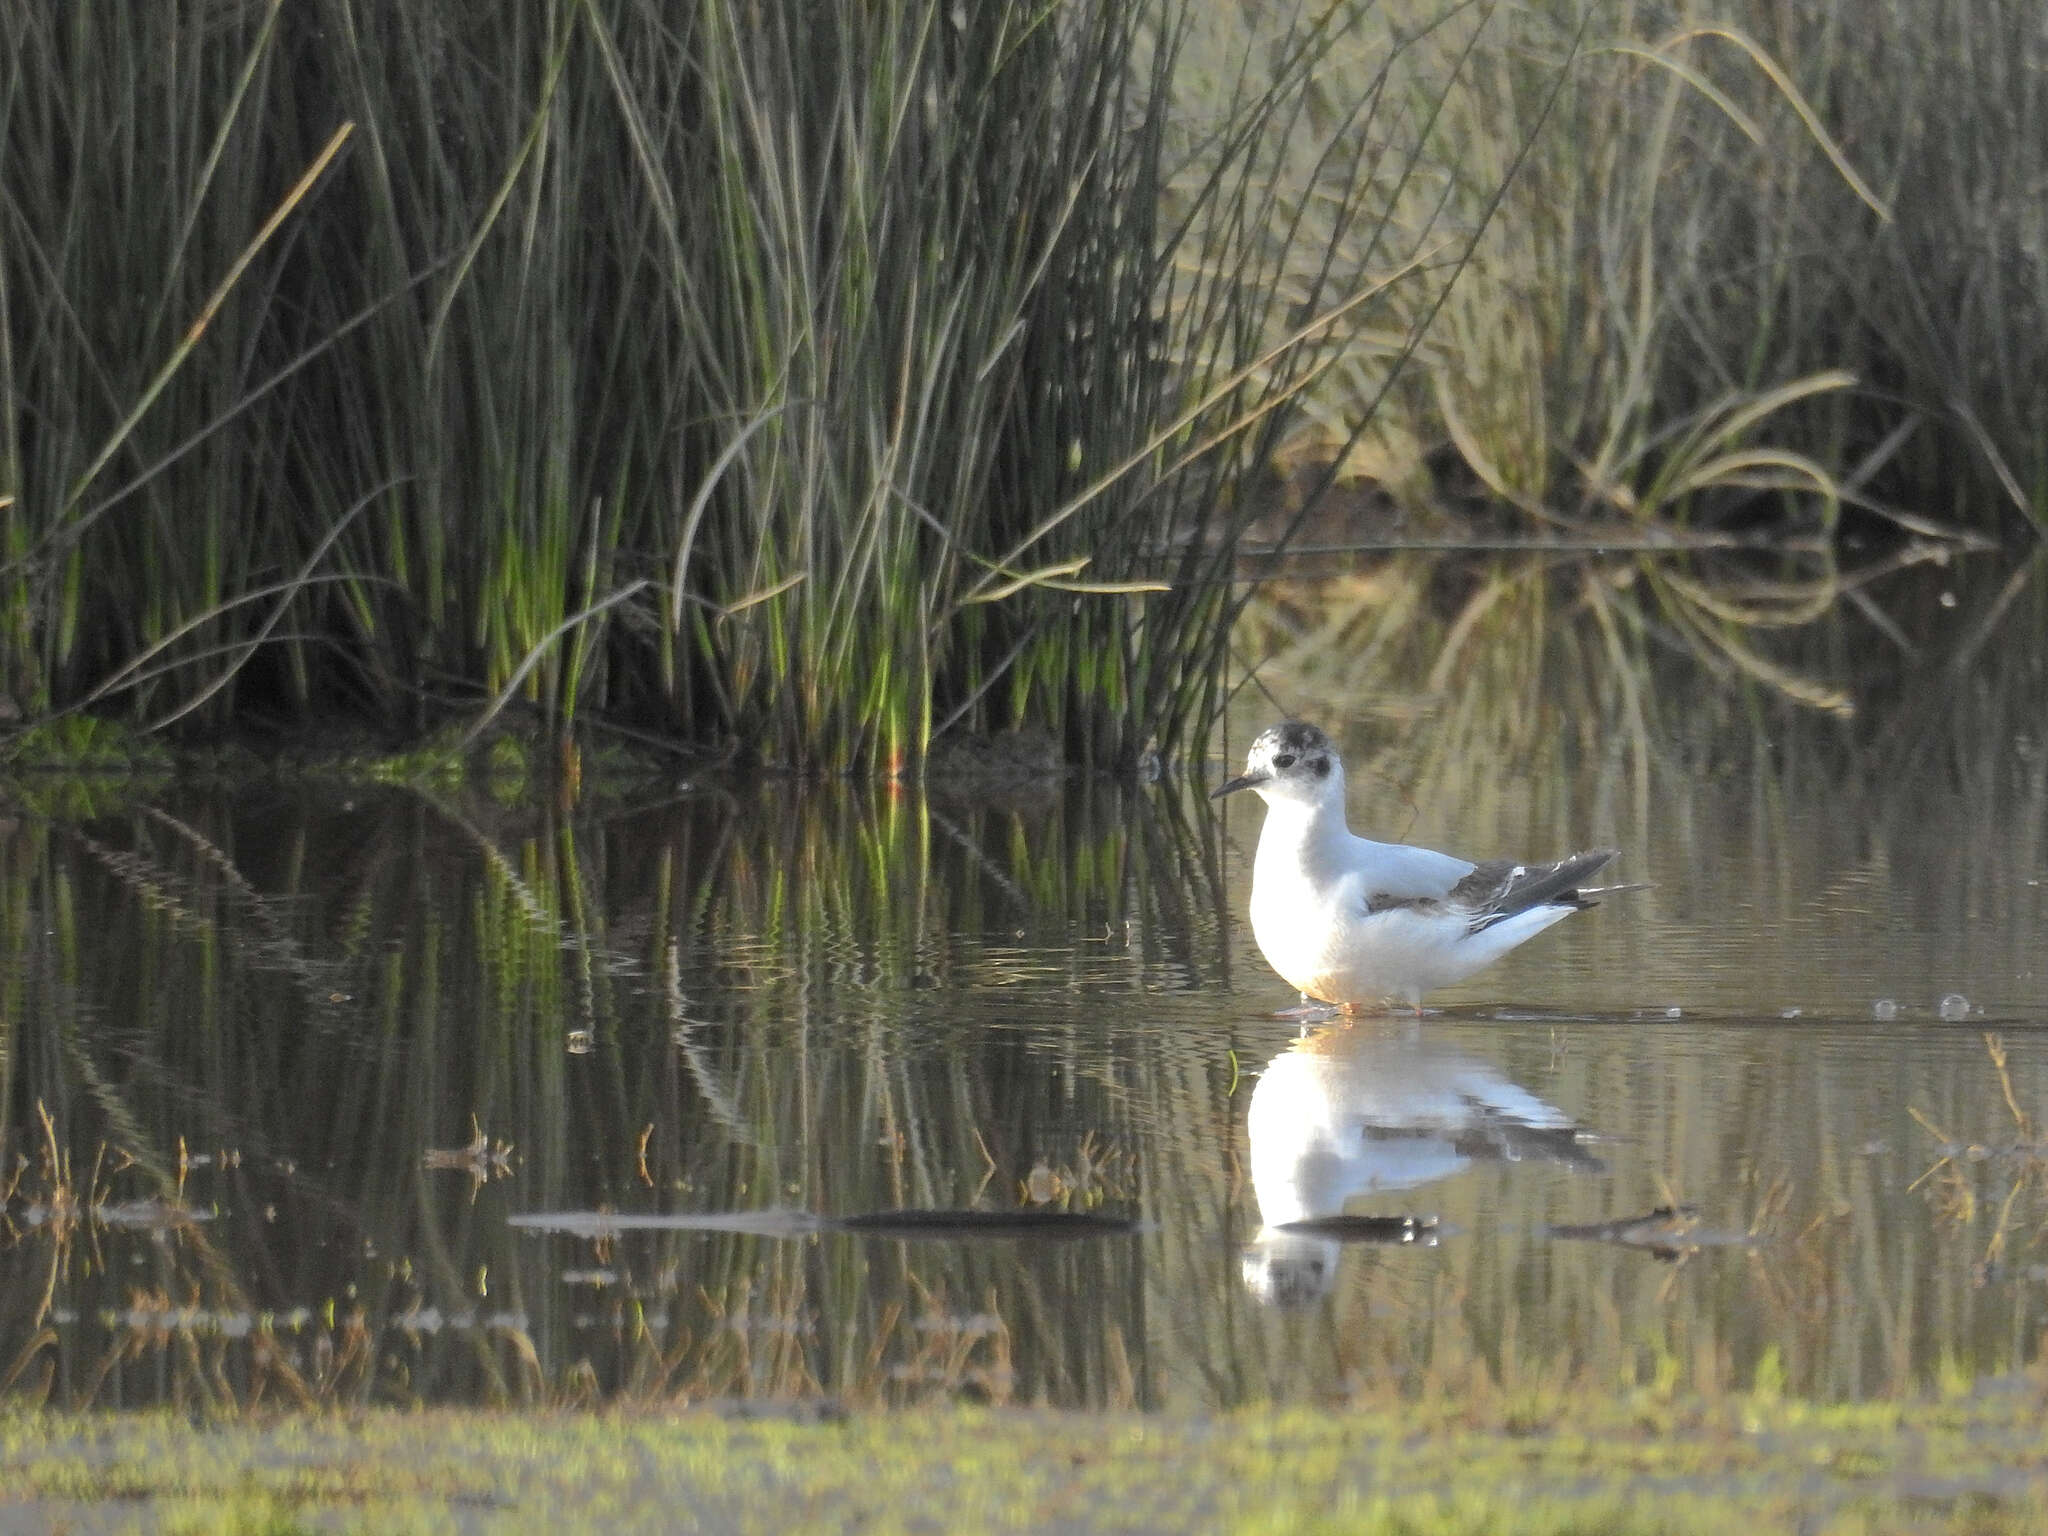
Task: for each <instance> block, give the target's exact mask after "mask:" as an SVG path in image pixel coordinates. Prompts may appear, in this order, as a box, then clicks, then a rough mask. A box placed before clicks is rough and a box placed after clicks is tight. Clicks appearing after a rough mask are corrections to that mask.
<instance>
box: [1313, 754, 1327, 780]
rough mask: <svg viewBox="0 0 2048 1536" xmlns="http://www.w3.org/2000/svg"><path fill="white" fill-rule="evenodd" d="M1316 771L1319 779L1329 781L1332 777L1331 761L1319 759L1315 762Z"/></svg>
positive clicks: (1324, 758) (1325, 758)
mask: <svg viewBox="0 0 2048 1536" xmlns="http://www.w3.org/2000/svg"><path fill="white" fill-rule="evenodd" d="M1315 770H1316V777H1317V778H1319V779H1327V778H1328V777H1329V776H1330V760H1329V759H1328V758H1327V757H1319V758H1317V759H1316V760H1315Z"/></svg>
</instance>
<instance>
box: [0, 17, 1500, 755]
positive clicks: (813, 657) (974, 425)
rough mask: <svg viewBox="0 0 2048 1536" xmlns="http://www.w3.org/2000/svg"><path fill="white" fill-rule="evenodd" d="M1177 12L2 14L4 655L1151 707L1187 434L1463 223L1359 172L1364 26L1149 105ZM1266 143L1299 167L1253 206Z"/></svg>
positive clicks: (1166, 69)
mask: <svg viewBox="0 0 2048 1536" xmlns="http://www.w3.org/2000/svg"><path fill="white" fill-rule="evenodd" d="M1198 10H1199V8H1198V7H1193V6H1189V5H1187V4H1185V3H1184V0H1157V3H1153V4H1147V5H1143V6H1135V7H1133V6H1125V5H1121V4H1114V3H1110V0H1071V3H1066V4H1060V5H1052V6H1042V5H1038V4H1033V3H1026V0H1002V3H999V4H994V5H984V6H971V7H965V6H962V7H952V8H950V9H949V8H946V7H934V6H928V5H923V4H912V3H909V0H892V3H891V4H888V5H885V6H884V7H883V8H882V9H881V10H879V11H875V10H872V9H870V10H867V11H863V12H862V13H861V14H860V15H858V16H854V15H851V14H848V15H844V16H842V15H839V14H837V13H834V12H829V11H828V12H824V13H820V12H818V11H817V10H816V8H815V7H810V6H803V5H798V4H795V3H777V4H772V5H769V6H767V7H765V8H764V7H758V6H756V7H746V6H741V5H739V4H736V3H734V0H719V3H715V4H712V5H708V6H704V7H699V8H697V9H695V10H693V11H691V12H689V13H688V14H687V15H686V16H684V17H681V18H678V17H676V16H675V15H673V14H672V13H671V11H670V10H669V8H667V7H662V6H658V5H655V4H653V3H651V0H548V3H544V4H542V5H539V6H535V7H527V8H524V9H522V10H521V11H520V12H519V14H518V15H517V16H516V17H515V18H511V19H509V20H508V18H506V17H505V16H504V15H503V14H501V13H500V12H499V11H498V10H497V9H496V8H494V7H490V6H476V5H469V6H462V5H458V6H442V5H432V6H428V5H403V6H399V7H396V8H393V7H390V6H383V5H366V4H363V3H361V0H317V3H314V4H309V5H295V6H290V7H285V6H283V5H281V4H280V3H278V0H268V3H266V4H261V5H251V6H244V7H233V8H229V9H227V10H222V9H220V8H219V7H198V8H190V7H179V6H171V7H162V8H157V9H154V10H152V11H151V12H150V13H149V14H148V15H146V16H145V15H141V14H139V13H138V14H136V15H129V14H127V13H124V12H118V11H110V12H104V13H102V12H94V13H91V14H90V15H80V16H76V17H58V16H56V15H55V14H53V13H50V12H48V11H45V10H39V9H37V8H33V7H28V8H15V9H13V10H10V11H9V12H8V13H7V15H6V16H5V18H4V19H0V52H4V55H5V57H6V58H7V59H8V60H9V61H10V67H9V71H8V73H7V75H6V77H5V82H4V86H0V159H4V163H5V165H6V166H7V187H8V209H9V218H10V220H11V221H12V226H13V232H12V234H11V235H10V238H9V239H8V240H7V241H6V242H5V244H4V245H0V264H4V266H0V305H4V313H0V328H4V333H5V338H6V345H5V346H4V347H0V691H4V692H5V693H6V694H7V696H8V697H9V698H10V699H12V700H13V701H14V702H15V704H16V705H17V706H18V707H19V708H20V709H21V710H23V711H26V712H27V713H28V714H29V715H30V716H31V717H38V718H39V717H46V716H48V715H50V714H51V713H53V712H59V711H66V710H76V709H80V708H87V707H99V708H109V707H118V708H120V709H122V710H124V711H126V712H128V713H129V714H130V715H131V716H132V717H133V718H134V719H135V720H137V721H139V722H142V723H146V724H152V725H161V724H167V723H170V722H173V721H176V720H179V719H181V718H191V719H195V720H197V721H200V722H202V723H210V724H214V725H218V724H219V723H221V722H222V721H224V720H227V719H229V718H232V717H233V716H234V715H235V714H236V713H237V712H246V711H248V710H251V709H259V708H260V709H268V710H276V709H280V708H281V709H286V710H305V709H333V708H337V707H338V708H346V709H352V710H357V711H363V712H367V713H369V714H370V715H372V716H373V717H375V718H377V719H379V720H381V721H383V722H384V723H386V724H388V725H390V726H392V727H393V728H395V729H398V730H401V731H403V732H405V733H407V734H412V735H417V734H419V733H420V732H421V730H422V729H423V728H425V727H428V726H431V725H433V724H435V723H438V722H439V721H440V720H442V719H444V718H446V717H447V716H449V715H450V714H455V715H466V716H470V717H475V716H478V715H479V714H488V713H495V712H496V711H498V710H500V709H504V708H507V707H514V706H517V707H518V708H519V709H520V710H521V711H522V712H525V713H528V714H530V715H532V716H535V717H537V718H539V719H540V720H542V721H543V722H547V723H548V724H549V726H550V728H551V729H554V730H565V729H566V728H567V727H568V724H569V723H570V722H571V721H573V720H575V719H577V718H579V717H580V716H583V715H587V714H589V713H590V712H591V711H592V710H593V709H595V710H599V711H602V712H605V713H607V714H610V715H612V716H614V717H617V718H629V719H632V720H634V721H636V722H638V723H639V724H641V725H643V726H651V727H653V728H655V729H657V730H660V731H663V732H665V733H670V734H674V735H679V736H684V737H688V738H693V739H697V740H704V739H711V738H722V739H726V740H733V741H738V742H742V743H744V744H745V746H746V747H747V748H748V749H749V750H750V751H751V752H752V753H754V754H755V755H757V756H758V757H759V758H761V759H763V760H765V761H768V762H770V763H776V764H783V765H788V766H792V767H801V768H808V769H822V770H833V769H849V768H869V769H873V768H884V769H890V770H902V769H905V768H908V767H911V766H914V765H915V764H916V763H917V762H918V761H920V760H921V759H922V758H923V756H924V755H925V753H926V752H927V751H928V749H929V748H930V747H931V745H932V744H933V742H934V741H936V740H939V739H942V738H944V737H946V736H947V735H948V734H949V733H961V732H968V731H988V730H993V729H998V728H1002V727H1006V726H1010V725H1014V724H1018V723H1030V724H1032V725H1034V726H1035V727H1037V728H1039V729H1041V730H1044V731H1048V732H1050V733H1051V734H1052V735H1053V737H1054V738H1055V739H1056V740H1057V741H1058V742H1059V744H1060V745H1061V747H1062V748H1063V750H1064V752H1065V754H1066V755H1067V756H1068V757H1069V758H1070V759H1072V760H1075V761H1080V762H1086V763H1097V764H1117V765H1122V766H1129V765H1131V764H1133V763H1134V762H1136V760H1137V759H1138V757H1139V755H1140V754H1141V753H1142V752H1143V751H1145V750H1147V749H1152V750H1158V751H1164V752H1170V751H1172V750H1174V749H1175V748H1176V747H1177V746H1178V745H1179V743H1180V742H1181V741H1182V739H1183V738H1184V737H1185V736H1186V734H1187V733H1188V731H1189V729H1190V728H1191V726H1193V725H1198V724H1199V723H1200V722H1201V721H1202V720H1203V719H1205V718H1206V716H1207V715H1208V714H1209V713H1210V712H1211V711H1212V709H1213V706H1214V703H1215V689H1216V686H1217V677H1218V672H1219V668H1218V662H1219V658H1220V656H1221V652H1222V647H1223V644H1224V635H1225V632H1226V630H1227V623H1228V617H1229V603H1228V600H1227V596H1226V594H1225V592H1224V589H1223V587H1222V585H1221V582H1222V578H1223V576H1224V575H1225V573H1226V569H1227V566H1226V562H1227V560H1228V548H1229V544H1230V535H1231V532H1232V529H1233V527H1234V526H1235V524H1236V523H1237V522H1238V521H1240V520H1241V519H1242V518H1243V517H1244V516H1245V515H1246V513H1245V511H1244V508H1243V504H1242V502H1241V501H1240V500H1238V499H1237V498H1236V493H1235V486H1236V484H1237V482H1238V480H1239V479H1240V477H1241V476H1242V475H1243V473H1244V472H1245V471H1246V469H1247V468H1249V467H1251V466H1255V465H1257V464H1259V463H1261V462H1262V461H1263V460H1264V458H1265V457H1266V456H1267V455H1268V454H1269V453H1270V451H1271V448H1272V444H1273V443H1274V441H1275V440H1276V437H1277V434H1278V432H1279V431H1280V429H1281V425H1282V423H1283V421H1284V419H1285V417H1286V415H1287V413H1288V411H1289V409H1290V406H1291V403H1292V402H1293V401H1295V400H1296V399H1297V398H1298V397H1299V396H1300V394H1301V392H1302V391H1303V390H1304V389H1305V388H1306V387H1307V386H1308V385H1310V384H1311V383H1313V381H1314V380H1315V379H1316V377H1317V376H1318V375H1319V373H1320V372H1321V371H1323V370H1325V369H1327V368H1328V367H1329V366H1330V365H1331V364H1332V362H1333V361H1334V360H1335V359H1336V357H1337V356H1338V353H1339V349H1340V347H1341V345H1342V344H1343V338H1344V336H1345V335H1346V334H1348V332H1347V331H1346V330H1345V328H1344V327H1345V325H1346V324H1348V323H1349V322H1352V321H1355V320H1356V319H1358V318H1359V317H1360V316H1363V315H1366V314H1369V313H1372V312H1375V311H1376V310H1377V309H1379V308H1381V307H1383V306H1384V304H1385V303H1386V301H1387V299H1388V296H1389V295H1390V294H1391V293H1392V292H1394V291H1396V290H1398V289H1399V288H1401V287H1402V286H1404V285H1408V286H1416V287H1421V288H1424V289H1428V290H1430V291H1439V290H1440V289H1441V287H1442V284H1443V282H1444V281H1445V280H1446V274H1447V272H1448V271H1449V270H1452V269H1454V268H1455V265H1456V262H1457V259H1458V256H1459V252H1460V249H1461V244H1460V242H1461V240H1464V239H1465V238H1467V235H1468V233H1469V232H1467V231H1464V230H1462V229H1458V228H1449V227H1447V228H1445V229H1438V228H1436V227H1434V226H1432V225H1428V224H1424V225H1421V226H1416V225H1414V224H1412V223H1410V222H1402V223H1397V222H1395V221H1394V220H1393V219H1392V217H1391V212H1392V211H1391V208H1390V207H1389V206H1388V205H1386V204H1384V203H1382V202H1380V201H1379V200H1378V199H1377V195H1376V193H1375V190H1374V188H1375V180H1374V178H1373V177H1369V176H1364V175H1361V174H1359V172H1360V164H1359V150H1358V148H1357V144H1356V138H1355V130H1356V128H1357V127H1358V126H1359V125H1360V124H1362V123H1370V122H1372V121H1374V120H1375V119H1376V118H1378V117H1382V116H1386V115H1387V114H1388V113H1389V111H1390V109H1391V104H1390V103H1389V101H1388V98H1387V94H1386V93H1387V88H1388V84H1389V81H1390V80H1391V79H1392V75H1391V74H1390V73H1389V72H1388V71H1387V70H1384V69H1382V70H1381V71H1380V72H1379V73H1378V75H1377V76H1368V77H1367V78H1365V79H1364V80H1363V81H1362V82H1354V86H1353V87H1347V89H1349V90H1350V96H1351V101H1352V104H1351V105H1350V106H1349V108H1348V109H1347V111H1346V114H1345V115H1344V118H1343V120H1342V121H1340V122H1338V123H1336V124H1334V125H1333V124H1329V123H1325V122H1322V121H1320V120H1319V119H1318V117H1317V115H1316V112H1315V111H1313V110H1311V106H1312V98H1314V99H1327V97H1328V96H1329V95H1330V94H1331V92H1332V90H1333V89H1334V88H1333V86H1332V85H1331V84H1330V82H1329V81H1328V79H1327V78H1326V76H1327V66H1328V65H1329V62H1330V61H1331V59H1332V58H1333V57H1334V56H1335V53H1336V50H1338V49H1339V47H1340V46H1345V47H1349V48H1351V50H1352V52H1353V54H1356V52H1357V49H1358V47H1359V44H1358V38H1359V37H1360V35H1361V32H1360V29H1361V25H1362V22H1363V19H1364V17H1365V16H1366V15H1367V14H1368V11H1369V8H1367V7H1353V6H1338V7H1333V8H1326V9H1318V10H1308V9H1304V10H1303V12H1302V13H1301V14H1300V15H1299V16H1298V17H1297V18H1296V19H1295V20H1294V21H1292V22H1290V23H1288V24H1287V25H1286V26H1285V27H1284V28H1282V30H1281V31H1280V32H1278V33H1277V34H1275V35H1274V38H1273V39H1272V42H1273V46H1272V47H1271V48H1270V49H1269V50H1263V51H1261V52H1260V53H1258V54H1257V55H1256V56H1254V57H1252V58H1250V59H1244V58H1242V57H1240V59H1239V61H1238V63H1237V64H1236V65H1235V66H1234V68H1233V69H1232V71H1231V72H1230V73H1229V74H1228V75H1227V76H1226V77H1224V78H1222V79H1220V80H1211V81H1208V82H1207V85H1208V88H1211V89H1215V90H1219V91H1221V92H1222V93H1223V95H1224V97H1225V99H1226V100H1227V102H1228V105H1227V106H1226V107H1225V108H1224V109H1223V110H1221V111H1220V112H1217V113H1213V114H1211V115H1210V116H1209V118H1208V119H1207V122H1206V126H1205V128H1204V130H1203V132H1202V133H1201V135H1200V136H1199V137H1198V138H1196V139H1193V140H1191V139H1190V138H1189V136H1188V135H1187V134H1186V133H1185V132H1184V131H1182V130H1180V129H1178V128H1176V126H1175V124H1176V121H1177V119H1176V113H1177V112H1179V110H1180V105H1181V98H1182V97H1183V96H1184V94H1185V93H1186V91H1187V90H1188V89H1189V88H1190V86H1189V83H1188V82H1187V81H1186V80H1184V79H1183V76H1182V74H1181V69H1182V63H1183V50H1184V46H1185V43H1186V41H1187V38H1188V36H1189V34H1190V31H1191V29H1192V28H1193V26H1194V19H1195V15H1196V12H1197V11H1198ZM202 11H203V13H204V15H203V17H202V16H201V15H200V13H201V12H202ZM1422 30H1423V31H1424V32H1425V33H1426V31H1427V28H1424V29H1422ZM1414 46H1415V39H1413V38H1410V39H1403V40H1394V41H1382V42H1377V43H1374V44H1372V45H1370V47H1368V48H1367V50H1366V56H1367V57H1370V56H1371V55H1372V54H1373V53H1375V52H1377V53H1379V54H1381V55H1383V56H1387V57H1394V56H1399V55H1401V54H1402V53H1404V52H1406V51H1408V50H1410V49H1412V48H1413V47H1414ZM1439 88H1442V87H1439ZM1404 110H1406V111H1410V112H1412V111H1414V110H1415V104H1414V103H1413V102H1412V101H1410V102H1406V103H1404ZM143 125H149V126H148V128H147V129H146V130H145V128H144V126H143ZM1392 143H1393V147H1392V148H1391V149H1388V148H1382V149H1381V150H1380V151H1378V154H1377V161H1376V175H1377V176H1378V177H1379V178H1380V179H1381V180H1384V178H1385V177H1386V176H1388V175H1398V174H1399V173H1400V170H1401V167H1402V166H1403V165H1404V164H1406V163H1408V162H1409V161H1411V160H1412V158H1413V157H1414V156H1415V155H1416V154H1418V153H1419V152H1420V140H1419V139H1418V138H1417V137H1416V136H1415V135H1413V134H1402V135H1397V136H1396V137H1395V138H1394V140H1393V141H1392ZM1317 146H1321V147H1320V149H1318V148H1317ZM1304 153H1308V154H1309V155H1310V156H1311V160H1310V164H1309V167H1308V171H1307V176H1308V179H1307V181H1306V182H1296V183H1291V184H1290V185H1291V186H1294V187H1295V188H1296V189H1297V190H1300V191H1303V192H1305V193H1306V194H1307V195H1309V196H1311V197H1313V198H1314V199H1315V200H1316V201H1317V204H1318V208H1319V212H1320V213H1321V215H1322V217H1321V219H1320V220H1319V221H1317V222H1315V223H1309V222H1303V223H1302V224H1301V225H1300V226H1299V227H1298V228H1295V229H1293V230H1289V231H1281V232H1278V233H1276V232H1275V229H1274V219H1273V218H1272V216H1271V215H1272V212H1273V207H1274V204H1273V193H1272V191H1271V188H1272V187H1273V185H1274V184H1275V177H1274V174H1273V172H1274V167H1275V165H1276V164H1277V163H1278V161H1279V159H1281V158H1282V157H1286V158H1288V159H1290V160H1291V161H1298V160H1299V159H1300V157H1301V156H1302V155H1303V154H1304ZM1340 240H1341V241H1344V242H1353V243H1352V244H1349V245H1343V244H1340V243H1339V242H1340ZM1281 308H1291V309H1292V311H1293V313H1292V318H1290V319H1289V320H1288V321H1287V322H1286V324H1285V326H1284V327H1283V330H1284V334H1281V335H1278V336H1276V335H1275V334H1274V332H1273V330H1272V328H1271V326H1270V325H1269V324H1268V323H1267V321H1268V319H1269V318H1270V316H1271V315H1272V314H1273V313H1275V312H1277V311H1278V310H1280V309H1281ZM1426 309H1427V305H1426V304H1425V305H1422V306H1419V307H1418V309H1417V312H1418V313H1421V312H1423V311H1426ZM1404 324H1405V323H1397V324H1396V325H1395V330H1396V331H1397V332H1401V331H1402V330H1403V328H1404ZM1412 339H1413V338H1412V335H1411V336H1409V337H1408V339H1407V340H1406V341H1397V343H1396V345H1397V347H1399V346H1406V345H1409V344H1412Z"/></svg>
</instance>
